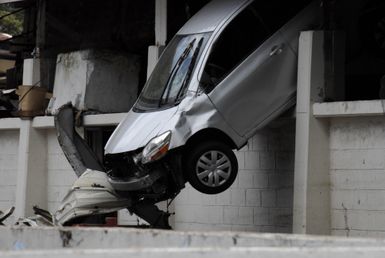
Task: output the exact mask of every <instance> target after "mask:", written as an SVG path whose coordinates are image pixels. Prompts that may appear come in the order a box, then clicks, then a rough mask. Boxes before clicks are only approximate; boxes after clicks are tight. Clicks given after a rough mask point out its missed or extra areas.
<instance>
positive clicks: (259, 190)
mask: <svg viewBox="0 0 385 258" xmlns="http://www.w3.org/2000/svg"><path fill="white" fill-rule="evenodd" d="M236 156H237V158H238V165H239V174H238V177H237V179H236V181H235V182H234V184H233V185H232V186H231V188H230V189H228V190H227V191H225V192H223V193H221V194H218V195H206V194H201V193H199V192H198V191H196V190H195V189H193V188H192V187H191V186H189V185H187V187H186V188H185V189H183V190H182V192H181V194H180V195H179V196H178V197H177V198H176V200H175V201H174V207H175V211H176V214H175V217H174V227H175V229H180V230H185V229H187V230H238V231H239V230H241V231H255V232H291V229H292V204H293V169H294V121H291V122H288V123H286V124H284V125H283V126H282V125H280V126H278V127H273V128H266V129H264V130H262V131H260V132H259V133H258V134H257V135H255V136H254V137H253V138H252V139H251V140H250V141H249V142H248V144H247V146H245V147H244V148H243V149H241V150H240V151H238V152H237V153H236Z"/></svg>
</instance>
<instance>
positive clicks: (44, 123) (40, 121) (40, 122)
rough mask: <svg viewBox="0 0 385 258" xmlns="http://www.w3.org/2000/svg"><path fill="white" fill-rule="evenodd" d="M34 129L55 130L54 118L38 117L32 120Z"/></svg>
mask: <svg viewBox="0 0 385 258" xmlns="http://www.w3.org/2000/svg"><path fill="white" fill-rule="evenodd" d="M32 127H33V128H37V129H49V128H54V127H55V122H54V118H53V116H37V117H35V118H34V119H33V120H32Z"/></svg>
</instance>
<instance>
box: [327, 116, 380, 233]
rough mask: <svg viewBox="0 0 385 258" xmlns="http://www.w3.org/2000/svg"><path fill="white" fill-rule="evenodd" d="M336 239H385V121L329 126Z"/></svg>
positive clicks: (361, 119)
mask: <svg viewBox="0 0 385 258" xmlns="http://www.w3.org/2000/svg"><path fill="white" fill-rule="evenodd" d="M330 166H331V168H330V178H331V224H332V234H333V235H345V236H370V237H385V118H384V117H352V118H338V119H337V118H334V119H331V125H330Z"/></svg>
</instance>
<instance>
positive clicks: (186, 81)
mask: <svg viewBox="0 0 385 258" xmlns="http://www.w3.org/2000/svg"><path fill="white" fill-rule="evenodd" d="M202 43H203V38H201V39H200V40H199V42H198V46H197V47H196V49H195V50H194V53H193V56H192V58H191V62H190V65H189V67H188V69H187V74H186V76H185V77H184V79H183V82H182V86H181V87H180V89H179V91H178V94H177V95H176V98H175V102H176V103H179V101H180V100H179V98H180V97H181V93H182V92H184V89H185V88H186V86H187V85H188V82H189V80H190V77H191V74H192V70H193V68H194V67H195V62H196V60H197V57H198V54H199V51H200V49H201V47H202Z"/></svg>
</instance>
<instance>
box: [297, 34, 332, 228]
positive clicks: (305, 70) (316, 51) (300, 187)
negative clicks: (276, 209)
mask: <svg viewBox="0 0 385 258" xmlns="http://www.w3.org/2000/svg"><path fill="white" fill-rule="evenodd" d="M298 54H299V56H298V91H297V110H296V142H295V146H296V148H295V165H294V203H293V232H294V233H304V234H324V235H328V234H330V182H329V181H330V179H329V126H328V121H325V120H317V119H316V118H315V117H314V116H313V110H312V107H313V103H314V102H321V101H323V98H324V92H325V88H324V87H325V76H324V74H325V73H324V71H325V62H324V32H321V31H317V32H316V31H307V32H302V33H301V35H300V38H299V53H298Z"/></svg>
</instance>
